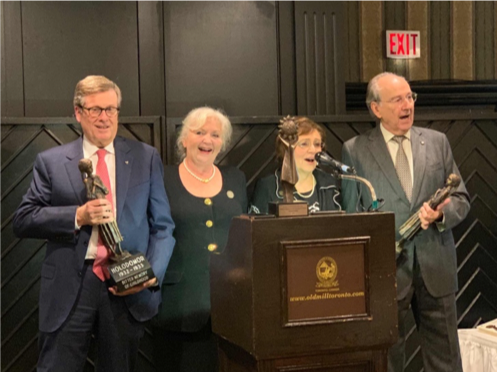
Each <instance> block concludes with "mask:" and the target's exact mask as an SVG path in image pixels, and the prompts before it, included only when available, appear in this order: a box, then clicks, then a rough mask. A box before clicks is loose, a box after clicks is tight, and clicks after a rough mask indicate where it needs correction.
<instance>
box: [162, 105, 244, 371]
mask: <svg viewBox="0 0 497 372" xmlns="http://www.w3.org/2000/svg"><path fill="white" fill-rule="evenodd" d="M231 133H232V128H231V123H230V121H229V119H228V118H227V117H226V116H225V115H224V114H222V113H221V112H220V111H218V110H214V109H212V108H210V107H200V108H196V109H194V110H192V111H190V113H189V114H188V115H187V116H186V118H185V119H184V121H183V126H182V128H181V131H180V133H179V135H178V139H177V142H176V145H177V155H178V158H179V159H180V163H179V165H176V166H168V167H166V169H165V172H164V173H165V174H164V179H165V186H166V192H167V196H168V198H169V202H170V205H171V215H172V217H173V220H174V222H175V225H176V228H175V230H174V237H175V239H176V245H175V247H174V251H173V254H172V257H171V260H170V262H169V266H168V268H167V271H166V275H165V277H164V281H163V284H162V288H161V290H162V305H161V307H160V309H159V314H158V315H157V317H156V318H155V319H154V326H155V329H154V338H155V345H154V348H155V364H156V367H157V371H174V372H181V371H195V372H203V371H205V372H213V371H217V370H218V367H217V364H218V363H217V340H216V336H215V335H214V334H213V333H212V331H211V322H210V277H209V261H210V256H211V255H214V254H221V253H222V252H223V250H224V247H225V245H226V241H227V238H228V230H229V227H230V223H231V219H232V218H233V217H235V216H239V215H240V214H242V213H245V212H246V210H247V194H246V180H245V175H244V174H243V173H242V172H241V171H239V170H238V169H237V168H235V167H231V166H216V165H215V164H214V161H215V160H216V157H217V156H218V154H219V153H220V152H221V151H223V150H224V149H225V148H226V146H227V145H228V143H229V140H230V138H231Z"/></svg>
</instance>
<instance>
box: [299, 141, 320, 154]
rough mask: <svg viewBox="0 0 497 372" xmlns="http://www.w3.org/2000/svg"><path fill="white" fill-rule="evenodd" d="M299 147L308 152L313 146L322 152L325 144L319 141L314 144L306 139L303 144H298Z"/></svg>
mask: <svg viewBox="0 0 497 372" xmlns="http://www.w3.org/2000/svg"><path fill="white" fill-rule="evenodd" d="M297 146H298V147H300V148H301V149H303V150H308V149H310V148H311V146H314V148H316V149H318V150H320V151H321V149H322V148H323V143H322V142H318V141H314V143H313V142H312V141H311V140H309V139H306V140H303V141H301V142H297Z"/></svg>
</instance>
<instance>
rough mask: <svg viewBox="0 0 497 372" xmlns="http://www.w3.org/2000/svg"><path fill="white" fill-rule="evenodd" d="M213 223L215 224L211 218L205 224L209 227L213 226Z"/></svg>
mask: <svg viewBox="0 0 497 372" xmlns="http://www.w3.org/2000/svg"><path fill="white" fill-rule="evenodd" d="M212 225H214V222H212V221H211V220H207V221H206V222H205V226H207V227H212Z"/></svg>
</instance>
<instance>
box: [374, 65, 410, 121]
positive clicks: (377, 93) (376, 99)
mask: <svg viewBox="0 0 497 372" xmlns="http://www.w3.org/2000/svg"><path fill="white" fill-rule="evenodd" d="M385 76H394V77H398V78H400V79H404V80H406V78H405V77H403V76H400V75H397V74H394V73H393V72H382V73H381V74H378V75H376V76H375V77H373V78H372V79H371V80H370V81H369V83H368V90H367V93H366V105H367V106H368V110H369V113H370V114H371V116H373V117H374V118H375V117H376V115H374V113H373V111H372V110H371V103H373V102H380V89H379V88H378V80H380V79H381V78H382V77H385ZM406 81H407V80H406Z"/></svg>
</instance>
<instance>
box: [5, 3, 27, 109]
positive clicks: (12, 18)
mask: <svg viewBox="0 0 497 372" xmlns="http://www.w3.org/2000/svg"><path fill="white" fill-rule="evenodd" d="M1 10H2V115H3V116H24V90H23V89H24V87H23V71H22V33H21V3H20V2H19V1H2V3H1Z"/></svg>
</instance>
